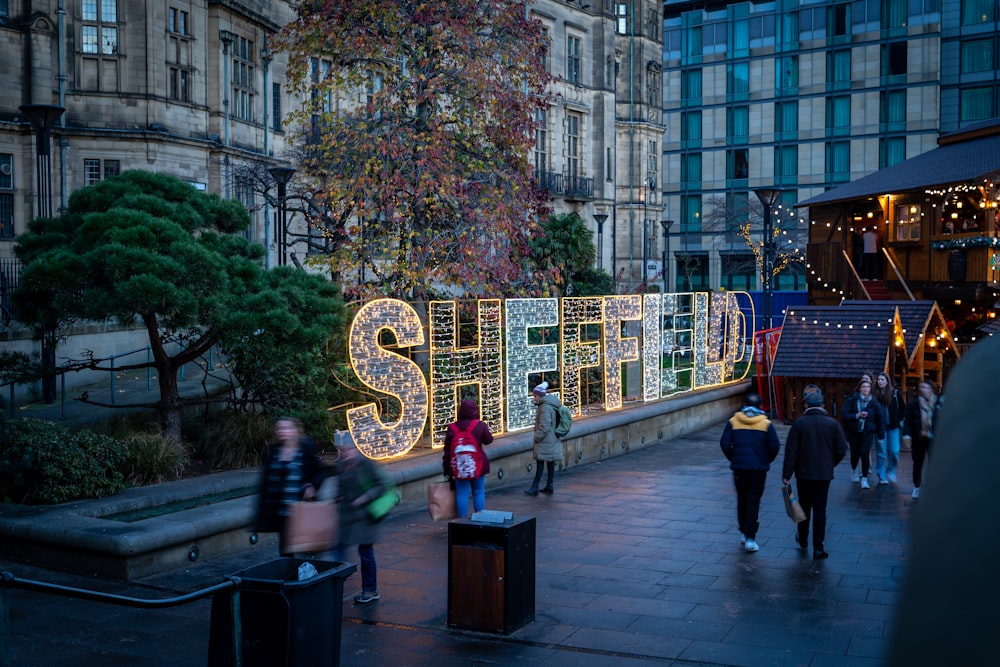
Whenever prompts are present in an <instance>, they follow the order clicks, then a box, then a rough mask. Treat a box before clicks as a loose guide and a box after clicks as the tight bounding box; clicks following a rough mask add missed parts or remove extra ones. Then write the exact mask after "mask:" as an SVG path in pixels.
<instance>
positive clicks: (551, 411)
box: [525, 382, 563, 496]
mask: <svg viewBox="0 0 1000 667" xmlns="http://www.w3.org/2000/svg"><path fill="white" fill-rule="evenodd" d="M548 389H549V383H548V382H543V383H541V384H540V385H538V386H537V387H535V388H534V389H533V390H532V392H531V394H532V399H533V400H534V401H535V406H536V410H535V434H534V441H535V449H534V452H533V454H532V455H533V456H534V459H535V481H534V482H532V484H531V487H530V488H529V489H528V490H527V491H525V493H526V494H528V495H529V496H537V495H538V493H539V491H541V492H542V493H548V494H552V493H553V492H554V491H555V488H554V487H553V486H552V478H553V477H554V476H555V471H556V461H559V460H560V459H562V454H563V451H562V442H561V441H560V440H559V436H557V435H556V425H557V424H558V423H559V399H558V398H556V397H555V396H549V395H548ZM542 463H545V467H546V469H547V470H548V481H547V483H546V485H545V488H543V489H539V488H538V484H539V482H541V481H542Z"/></svg>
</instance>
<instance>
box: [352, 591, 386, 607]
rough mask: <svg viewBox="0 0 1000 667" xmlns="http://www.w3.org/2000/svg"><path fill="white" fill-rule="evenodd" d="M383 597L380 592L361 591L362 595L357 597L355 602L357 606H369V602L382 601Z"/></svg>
mask: <svg viewBox="0 0 1000 667" xmlns="http://www.w3.org/2000/svg"><path fill="white" fill-rule="evenodd" d="M381 597H382V596H381V595H379V594H378V591H361V595H359V596H357V597H355V598H354V602H355V603H357V604H368V603H369V602H375V600H378V599H381Z"/></svg>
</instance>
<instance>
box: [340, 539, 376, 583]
mask: <svg viewBox="0 0 1000 667" xmlns="http://www.w3.org/2000/svg"><path fill="white" fill-rule="evenodd" d="M331 557H332V558H333V560H334V562H337V563H343V562H344V545H342V544H338V545H337V546H336V547H335V548H334V549H333V551H332V556H331ZM358 561H359V563H360V565H361V590H362V591H377V590H378V565H377V564H376V563H375V545H374V544H359V545H358Z"/></svg>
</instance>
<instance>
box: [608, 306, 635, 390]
mask: <svg viewBox="0 0 1000 667" xmlns="http://www.w3.org/2000/svg"><path fill="white" fill-rule="evenodd" d="M641 319H642V298H641V297H640V296H639V295H638V294H630V295H627V296H608V297H604V407H605V409H607V410H617V409H618V408H621V406H622V364H624V363H625V362H628V361H636V360H638V359H639V339H638V338H636V337H634V336H629V337H624V336H622V324H624V323H625V322H638V321H640V320H641Z"/></svg>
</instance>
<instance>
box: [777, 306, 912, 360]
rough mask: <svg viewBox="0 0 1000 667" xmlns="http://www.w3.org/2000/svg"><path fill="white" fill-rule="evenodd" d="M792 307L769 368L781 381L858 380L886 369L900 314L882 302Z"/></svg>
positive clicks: (788, 310) (783, 324)
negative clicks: (789, 378)
mask: <svg viewBox="0 0 1000 667" xmlns="http://www.w3.org/2000/svg"><path fill="white" fill-rule="evenodd" d="M861 304H863V305H850V306H845V305H841V306H789V307H788V309H787V310H786V311H785V319H784V322H783V323H782V325H781V337H780V338H779V339H778V348H777V350H776V351H775V356H774V361H773V362H772V364H771V374H772V375H775V376H778V377H804V378H817V379H818V378H857V377H858V376H859V375H860V374H861V373H863V372H864V371H872V372H876V373H878V372H880V371H882V370H884V369H885V368H886V367H887V364H888V361H889V355H890V354H891V353H892V348H893V340H894V336H895V332H896V328H897V327H899V326H900V324H899V311H898V309H897V307H896V306H895V305H887V304H886V302H884V301H879V302H873V301H863V302H861Z"/></svg>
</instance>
